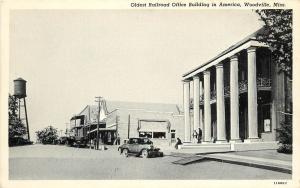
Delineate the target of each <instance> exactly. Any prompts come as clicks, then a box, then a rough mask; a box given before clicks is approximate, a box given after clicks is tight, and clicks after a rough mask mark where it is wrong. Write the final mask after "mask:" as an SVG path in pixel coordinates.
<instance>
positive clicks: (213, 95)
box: [190, 77, 272, 109]
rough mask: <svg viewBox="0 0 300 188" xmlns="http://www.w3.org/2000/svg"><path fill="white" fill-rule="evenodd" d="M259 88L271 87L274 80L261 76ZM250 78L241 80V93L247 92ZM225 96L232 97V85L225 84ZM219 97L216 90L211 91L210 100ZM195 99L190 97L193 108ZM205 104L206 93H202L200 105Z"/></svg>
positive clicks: (258, 80) (258, 81)
mask: <svg viewBox="0 0 300 188" xmlns="http://www.w3.org/2000/svg"><path fill="white" fill-rule="evenodd" d="M256 83H257V89H262V88H270V87H271V86H272V80H271V79H270V78H263V77H259V78H257V80H256ZM247 90H248V80H242V81H240V82H239V93H243V92H247ZM224 97H230V86H229V85H227V86H224ZM216 98H217V94H216V90H213V91H211V92H210V100H211V101H213V102H214V101H215V100H216ZM193 104H194V99H193V98H191V99H190V108H191V109H192V108H193ZM203 104H204V95H203V94H202V95H200V105H203Z"/></svg>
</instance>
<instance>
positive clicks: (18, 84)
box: [14, 78, 26, 98]
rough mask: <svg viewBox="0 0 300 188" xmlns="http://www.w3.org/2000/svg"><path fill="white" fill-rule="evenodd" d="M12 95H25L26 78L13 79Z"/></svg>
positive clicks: (20, 96) (21, 96)
mask: <svg viewBox="0 0 300 188" xmlns="http://www.w3.org/2000/svg"><path fill="white" fill-rule="evenodd" d="M14 96H16V97H17V98H24V97H26V80H24V79H22V78H18V79H16V80H14Z"/></svg>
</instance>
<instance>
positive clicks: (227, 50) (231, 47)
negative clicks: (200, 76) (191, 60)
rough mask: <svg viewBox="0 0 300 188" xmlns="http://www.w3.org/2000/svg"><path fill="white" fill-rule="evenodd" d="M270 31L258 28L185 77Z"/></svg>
mask: <svg viewBox="0 0 300 188" xmlns="http://www.w3.org/2000/svg"><path fill="white" fill-rule="evenodd" d="M267 33H268V30H267V29H266V28H265V27H262V28H260V29H258V30H257V31H255V32H254V33H252V34H250V35H248V36H247V37H245V38H244V39H242V40H241V41H239V42H237V43H236V44H234V45H232V46H230V47H229V48H227V49H226V50H224V51H222V52H221V53H220V54H218V55H217V56H215V57H214V58H212V59H210V60H209V61H208V62H206V63H204V64H201V65H200V66H198V67H196V68H194V69H193V70H191V71H189V72H187V73H185V74H183V77H185V76H187V75H188V74H190V73H192V72H194V71H196V70H198V69H199V68H201V67H203V66H205V65H207V64H209V63H211V62H213V61H214V60H216V59H218V58H219V57H221V56H223V55H225V54H227V53H228V52H230V51H232V50H234V49H236V48H238V47H239V46H241V45H243V44H245V43H246V42H248V41H250V40H256V38H257V36H258V35H265V34H267Z"/></svg>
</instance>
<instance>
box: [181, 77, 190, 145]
mask: <svg viewBox="0 0 300 188" xmlns="http://www.w3.org/2000/svg"><path fill="white" fill-rule="evenodd" d="M183 107H184V141H185V142H190V141H191V131H190V127H191V125H190V124H191V120H190V82H189V81H183Z"/></svg>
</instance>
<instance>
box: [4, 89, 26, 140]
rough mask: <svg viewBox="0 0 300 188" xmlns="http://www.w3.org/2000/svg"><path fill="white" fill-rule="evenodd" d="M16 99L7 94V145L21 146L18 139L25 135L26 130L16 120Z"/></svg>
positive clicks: (17, 119) (20, 122) (19, 121)
mask: <svg viewBox="0 0 300 188" xmlns="http://www.w3.org/2000/svg"><path fill="white" fill-rule="evenodd" d="M18 109H19V107H18V99H17V98H16V97H15V96H12V95H10V94H9V96H8V138H9V145H10V146H12V145H18V144H21V143H20V142H19V141H16V140H20V138H19V137H22V136H24V135H25V134H26V128H25V126H24V124H23V123H22V121H21V120H20V119H19V118H18Z"/></svg>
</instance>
